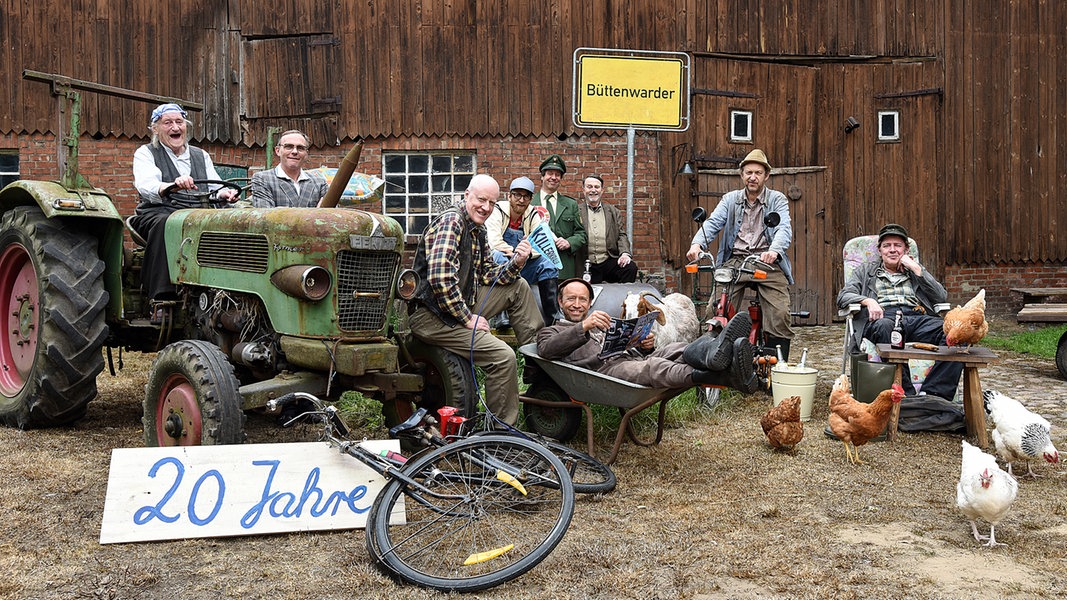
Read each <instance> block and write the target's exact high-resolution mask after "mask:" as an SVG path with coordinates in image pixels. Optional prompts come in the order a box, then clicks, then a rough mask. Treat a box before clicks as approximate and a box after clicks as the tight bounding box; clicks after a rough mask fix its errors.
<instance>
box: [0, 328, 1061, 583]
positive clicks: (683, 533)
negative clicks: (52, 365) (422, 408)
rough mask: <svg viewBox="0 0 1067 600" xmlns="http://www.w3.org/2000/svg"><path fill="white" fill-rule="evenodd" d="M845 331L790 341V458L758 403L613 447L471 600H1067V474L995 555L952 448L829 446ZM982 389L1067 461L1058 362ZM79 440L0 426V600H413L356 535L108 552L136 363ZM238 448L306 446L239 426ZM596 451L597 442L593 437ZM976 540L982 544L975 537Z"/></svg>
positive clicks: (1027, 491) (993, 374) (140, 374)
mask: <svg viewBox="0 0 1067 600" xmlns="http://www.w3.org/2000/svg"><path fill="white" fill-rule="evenodd" d="M840 336H841V327H839V326H838V327H808V328H800V329H799V330H798V338H797V340H796V341H795V342H794V344H795V348H797V350H795V351H796V352H799V349H800V348H801V347H805V346H806V347H809V348H810V350H809V362H811V363H813V364H814V366H816V367H817V368H819V369H820V377H819V384H818V389H817V394H816V402H815V410H814V413H813V420H812V421H811V422H810V423H809V424H808V425H807V426H806V430H805V439H804V440H803V441H802V442H801V444H800V445H799V446H798V448H797V450H796V452H795V453H794V454H783V453H776V452H773V451H772V450H771V449H770V447H769V446H768V445H767V443H766V441H765V438H764V437H763V434H762V432H761V430H760V427H759V423H758V422H759V417H760V415H761V414H762V412H763V411H764V410H765V409H766V407H767V406H769V398H768V397H767V396H764V395H761V394H754V395H752V396H750V397H747V398H744V399H742V400H741V401H740V402H737V403H736V404H735V405H733V406H732V407H731V408H729V409H728V410H725V411H721V412H718V413H711V414H709V415H708V417H707V418H705V419H703V420H701V421H700V422H690V423H686V424H684V426H681V425H677V424H676V426H675V427H673V428H672V429H670V430H668V431H667V432H666V434H665V435H664V440H663V443H662V444H660V445H659V446H656V447H651V448H639V447H635V446H632V445H627V446H624V447H623V449H622V452H621V453H620V456H619V460H618V462H617V463H616V465H615V470H616V472H617V474H618V478H619V487H618V489H617V490H616V491H614V492H612V493H610V494H606V495H603V496H598V497H590V496H579V501H578V506H577V510H576V511H575V516H574V521H573V523H572V526H571V528H570V530H569V532H568V534H567V536H566V537H565V538H564V540H563V542H562V543H561V544H560V546H559V547H558V548H557V549H556V551H555V552H553V554H552V555H551V556H549V557H548V558H547V559H546V560H545V561H544V562H543V563H542V564H541V565H540V566H538V567H537V568H535V569H534V570H533V571H531V572H530V573H527V574H526V575H524V576H523V577H521V578H519V579H518V580H516V581H514V582H512V583H510V584H507V585H505V586H502V587H499V588H496V589H493V590H489V591H487V592H484V593H482V594H480V595H478V596H477V597H483V598H641V599H646V598H702V599H703V598H706V599H720V598H860V597H877V598H970V597H973V598H1062V597H1065V596H1067V559H1065V558H1064V556H1065V554H1064V550H1063V549H1064V548H1065V547H1067V494H1065V493H1064V490H1065V484H1067V477H1065V475H1067V465H1065V464H1064V463H1063V462H1061V463H1060V464H1059V465H1049V464H1044V463H1043V464H1040V465H1037V466H1036V470H1037V472H1038V473H1039V474H1041V475H1042V476H1043V477H1041V478H1039V479H1028V478H1023V479H1022V480H1021V481H1020V484H1019V488H1020V490H1019V497H1018V500H1017V501H1016V503H1015V505H1014V507H1013V508H1012V511H1011V512H1010V513H1009V515H1008V517H1007V518H1006V519H1005V520H1004V521H1003V522H1002V523H1001V525H1000V527H998V528H997V532H996V533H997V540H998V541H1001V542H1004V543H1006V544H1008V545H1007V546H1005V547H998V548H995V549H989V548H984V547H980V546H979V544H978V543H977V542H976V541H975V540H974V539H973V538H972V537H971V532H970V527H969V525H968V523H967V521H966V520H965V519H964V518H963V517H962V515H961V514H960V513H959V512H958V511H957V509H956V508H955V485H956V481H957V478H958V476H959V463H960V439H961V436H959V435H948V434H902V435H901V437H900V439H899V440H898V441H897V442H896V443H894V444H890V443H888V442H882V443H872V444H868V445H866V446H863V447H861V448H860V449H859V450H860V455H861V457H862V458H863V459H864V460H865V461H866V462H867V464H865V465H860V466H853V465H850V464H848V463H847V462H846V461H845V453H844V450H843V448H842V446H841V444H840V443H838V442H834V441H831V440H829V439H828V438H826V437H825V436H824V435H823V434H822V429H823V427H824V426H825V423H826V415H827V409H826V406H825V400H826V398H827V396H828V393H829V389H830V385H831V383H832V381H833V378H834V377H835V376H836V375H837V373H838V372H839V371H840V350H839V348H840V346H839V344H840V341H841V337H840ZM1001 357H1002V361H1001V363H1000V364H998V365H995V366H993V367H989V368H988V369H984V370H983V372H982V382H983V386H984V387H987V388H989V387H998V386H999V387H998V389H1005V390H1010V392H1009V393H1010V394H1011V395H1013V396H1015V397H1017V398H1019V399H1020V400H1022V401H1023V402H1025V403H1028V404H1030V403H1033V404H1035V405H1036V406H1038V407H1039V408H1038V410H1039V412H1042V413H1043V414H1045V416H1046V417H1048V418H1049V420H1050V421H1052V422H1053V425H1054V441H1055V442H1056V443H1057V445H1058V446H1059V447H1060V448H1061V449H1067V434H1065V433H1064V431H1065V430H1064V424H1067V384H1065V383H1064V381H1062V380H1061V379H1059V378H1058V376H1057V374H1056V371H1055V367H1054V365H1053V364H1052V361H1051V360H1048V361H1039V360H1034V359H1031V358H1028V357H1024V356H1021V355H1011V354H1007V353H1002V354H1001ZM125 361H126V365H125V370H124V371H123V373H122V374H121V375H120V376H118V377H111V376H109V375H106V374H105V375H102V376H101V377H100V397H99V398H98V399H97V400H95V401H93V402H92V403H91V404H90V406H89V411H88V416H87V418H86V419H85V420H83V421H82V422H80V423H78V424H77V425H76V426H75V427H72V428H61V429H53V430H37V431H17V430H12V429H0V448H2V451H3V454H4V456H3V458H2V459H0V477H2V480H3V482H4V486H3V487H2V488H0V572H2V573H4V575H5V576H4V577H3V578H2V579H0V596H2V597H7V598H172V597H185V598H237V597H251V598H265V597H271V598H352V597H366V598H424V597H436V596H443V595H444V594H437V593H434V592H428V591H426V590H422V589H419V588H414V587H410V586H403V585H398V584H396V583H394V582H393V581H392V580H391V579H389V578H388V577H386V576H384V575H383V574H381V573H379V572H378V571H376V570H375V569H374V568H373V567H372V565H371V563H370V561H369V559H368V555H367V550H366V548H365V546H364V539H363V532H362V531H339V532H325V533H306V534H291V535H272V536H262V537H240V538H224V539H193V540H185V541H176V542H158V543H140V544H118V545H106V546H103V545H100V544H99V543H98V538H99V534H100V522H101V513H102V510H103V503H104V496H105V491H106V483H107V475H108V467H109V460H110V452H111V449H112V448H115V447H139V446H141V445H142V442H141V424H140V416H141V408H140V402H141V396H142V394H143V389H144V383H145V370H146V369H147V366H148V364H149V361H148V359H147V357H142V356H139V355H126V356H125ZM248 433H249V442H251V443H256V442H260V443H262V442H276V441H306V438H301V437H300V436H301V435H303V433H302V432H300V431H297V430H280V429H278V428H277V427H275V425H274V424H273V421H272V420H271V419H269V418H268V417H266V416H262V415H251V416H250V417H249V421H248ZM602 441H603V440H602ZM980 527H981V528H982V529H983V531H984V530H985V528H986V526H985V524H981V525H980Z"/></svg>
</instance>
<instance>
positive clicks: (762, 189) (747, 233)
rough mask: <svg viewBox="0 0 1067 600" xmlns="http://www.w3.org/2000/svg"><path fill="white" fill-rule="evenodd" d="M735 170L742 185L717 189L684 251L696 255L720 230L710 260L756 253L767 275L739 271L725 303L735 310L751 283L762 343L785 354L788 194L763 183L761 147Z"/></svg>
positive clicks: (736, 261) (725, 262)
mask: <svg viewBox="0 0 1067 600" xmlns="http://www.w3.org/2000/svg"><path fill="white" fill-rule="evenodd" d="M740 173H741V181H742V182H743V183H744V185H745V187H744V188H742V189H740V190H734V191H732V192H727V193H726V194H725V195H723V197H722V200H720V201H719V204H718V205H717V206H716V207H715V210H714V211H713V212H712V213H711V216H710V217H708V219H707V220H706V221H704V224H703V225H702V226H701V230H700V231H698V232H697V233H696V235H695V236H693V241H692V242H691V246H690V247H689V251H688V252H687V253H686V257H687V258H688V259H689V260H696V259H697V257H698V256H699V255H700V253H701V252H702V251H705V250H707V249H708V246H710V245H711V242H712V241H714V240H715V236H716V235H718V234H719V232H720V231H721V232H723V238H722V240H721V241H720V243H719V252H718V255H717V256H716V257H715V264H716V265H722V266H727V267H739V266H741V263H742V262H743V261H744V259H745V258H746V257H748V256H751V255H756V256H758V258H759V261H760V262H762V263H764V264H763V265H758V264H757V266H758V268H760V269H763V270H766V271H767V279H765V280H754V279H753V278H752V276H751V275H742V276H741V279H740V280H739V281H738V283H740V285H736V286H734V290H733V291H732V293H731V294H730V303H731V304H732V305H733V306H734V308H735V309H737V310H738V311H742V310H745V307H744V306H742V305H741V301H742V300H743V299H744V295H745V288H746V286H747V284H749V283H755V284H756V293H757V294H759V298H760V304H761V305H762V306H763V330H764V331H765V332H766V334H767V338H766V342H767V344H766V347H768V348H774V347H775V346H780V347H781V349H782V357H783V358H785V359H787V360H788V358H789V343H790V340H792V339H793V329H792V327H790V317H789V286H790V285H792V284H793V270H792V266H791V265H790V263H789V257H788V256H787V255H786V251H787V250H789V246H790V245H791V244H792V243H793V225H792V222H791V221H790V219H789V199H787V198H786V197H785V194H783V193H781V192H778V191H775V190H772V189H770V188H769V187H767V179H769V178H770V176H771V165H770V163H769V162H768V161H767V155H766V154H764V153H763V150H758V149H757V150H753V151H752V152H749V153H748V155H747V156H745V158H744V159H743V160H742V161H741V168H740ZM749 264H750V265H751V261H750V263H749ZM708 308H709V309H711V308H712V305H711V304H709V305H708Z"/></svg>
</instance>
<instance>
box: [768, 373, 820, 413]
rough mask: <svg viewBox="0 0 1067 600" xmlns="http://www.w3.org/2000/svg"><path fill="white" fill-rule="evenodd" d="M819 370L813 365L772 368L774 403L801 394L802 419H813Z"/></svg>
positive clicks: (779, 402)
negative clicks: (812, 410) (813, 403)
mask: <svg viewBox="0 0 1067 600" xmlns="http://www.w3.org/2000/svg"><path fill="white" fill-rule="evenodd" d="M818 378H819V370H818V369H813V368H811V367H785V368H782V369H780V368H778V367H775V368H773V369H771V395H772V396H773V397H774V405H775V406H778V405H779V404H781V403H782V400H785V399H786V398H788V397H790V396H800V420H801V421H810V420H811V405H812V402H814V400H815V382H816V380H817V379H818Z"/></svg>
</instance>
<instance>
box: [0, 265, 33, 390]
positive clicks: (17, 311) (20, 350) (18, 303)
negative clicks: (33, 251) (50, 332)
mask: <svg viewBox="0 0 1067 600" xmlns="http://www.w3.org/2000/svg"><path fill="white" fill-rule="evenodd" d="M39 300H40V296H39V292H38V290H37V272H36V271H35V270H34V268H33V261H31V260H30V254H29V252H28V251H27V250H26V248H25V247H23V246H22V245H20V244H11V245H10V246H8V247H7V248H5V249H4V251H3V254H0V314H2V315H3V319H4V325H5V327H4V331H3V337H2V338H0V393H3V394H4V395H5V396H13V395H15V394H17V393H18V392H19V391H20V390H22V388H23V386H25V385H26V379H27V377H28V376H29V373H30V371H31V370H32V369H33V361H34V359H35V357H36V356H37V339H38V337H39V332H38V327H39V326H40V323H39V320H40V319H39V308H38V307H39V306H40V303H39Z"/></svg>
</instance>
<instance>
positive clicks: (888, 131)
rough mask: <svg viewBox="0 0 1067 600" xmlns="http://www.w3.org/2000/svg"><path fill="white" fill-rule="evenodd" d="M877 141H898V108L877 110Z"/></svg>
mask: <svg viewBox="0 0 1067 600" xmlns="http://www.w3.org/2000/svg"><path fill="white" fill-rule="evenodd" d="M878 141H879V142H899V141H900V111H899V110H880V111H878Z"/></svg>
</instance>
